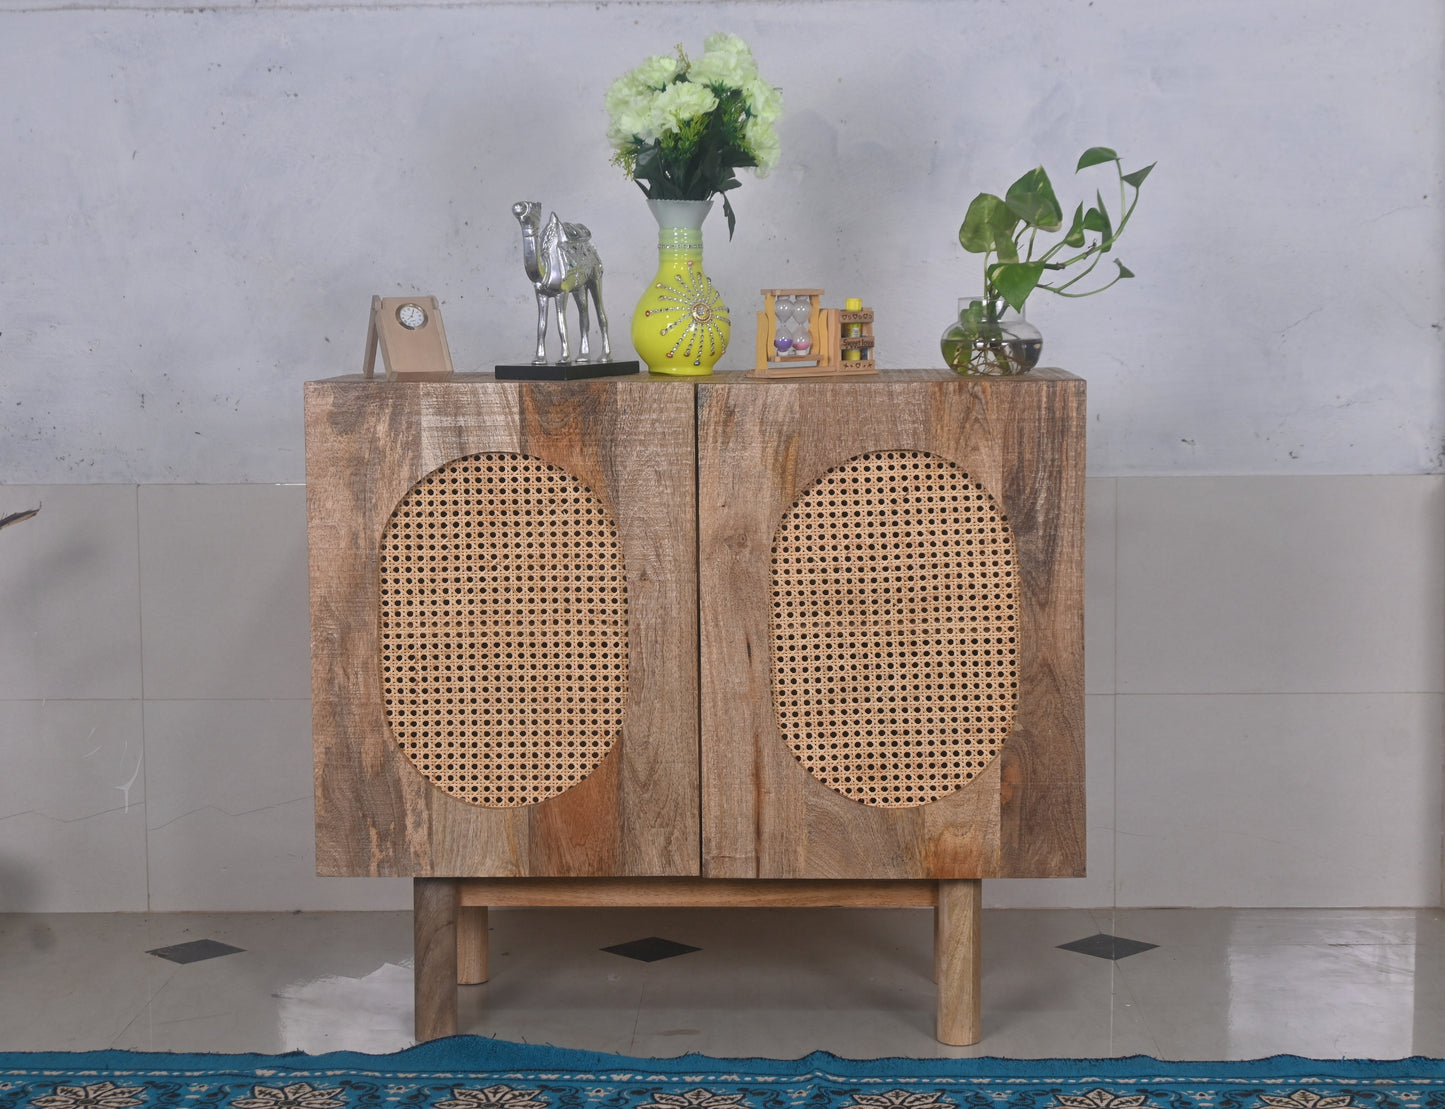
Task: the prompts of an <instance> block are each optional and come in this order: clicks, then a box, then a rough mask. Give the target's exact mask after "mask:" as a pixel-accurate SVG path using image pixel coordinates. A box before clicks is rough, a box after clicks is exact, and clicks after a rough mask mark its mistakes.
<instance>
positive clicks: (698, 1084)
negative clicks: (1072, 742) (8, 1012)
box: [0, 1036, 1445, 1109]
mask: <svg viewBox="0 0 1445 1109" xmlns="http://www.w3.org/2000/svg"><path fill="white" fill-rule="evenodd" d="M19 1106H36V1107H39V1109H130V1107H132V1106H178V1107H185V1106H195V1107H197V1109H201V1107H215V1109H222V1107H229V1109H283V1107H286V1106H294V1107H297V1109H342V1107H350V1106H425V1107H427V1109H479V1107H483V1109H583V1107H588V1109H593V1107H595V1109H1431V1107H1438V1109H1445V1062H1442V1061H1441V1060H1437V1059H1419V1058H1416V1059H1402V1060H1399V1061H1394V1062H1378V1061H1372V1060H1364V1061H1362V1060H1349V1059H1345V1060H1318V1059H1301V1058H1298V1057H1296V1056H1289V1055H1279V1056H1275V1057H1274V1058H1271V1059H1260V1060H1255V1061H1252V1062H1235V1063H1166V1062H1160V1061H1159V1060H1157V1059H1150V1058H1147V1057H1145V1056H1142V1055H1136V1056H1133V1057H1131V1058H1127V1059H1042V1060H1030V1059H1018V1060H1015V1059H873V1060H865V1061H854V1060H848V1059H840V1058H838V1057H837V1056H834V1055H828V1054H825V1053H822V1052H818V1053H815V1054H813V1055H809V1056H808V1057H807V1058H805V1059H799V1060H797V1061H794V1062H786V1061H782V1060H776V1059H709V1058H707V1057H706V1056H702V1055H684V1056H682V1057H680V1058H677V1059H629V1058H626V1057H624V1056H621V1055H600V1054H594V1053H592V1052H585V1051H567V1050H562V1049H558V1048H549V1047H539V1046H535V1045H529V1044H512V1043H505V1042H503V1041H500V1040H489V1039H483V1038H480V1037H475V1036H457V1037H454V1038H452V1039H449V1040H438V1041H436V1042H434V1043H429V1044H423V1045H421V1046H419V1047H414V1048H411V1049H410V1050H407V1051H402V1052H398V1053H396V1054H395V1055H360V1054H355V1053H350V1052H334V1053H332V1054H328V1055H302V1054H300V1053H297V1054H293V1055H271V1056H267V1055H148V1054H140V1053H134V1052H126V1051H96V1052H79V1053H74V1054H70V1053H56V1054H47V1053H11V1054H0V1109H11V1107H19Z"/></svg>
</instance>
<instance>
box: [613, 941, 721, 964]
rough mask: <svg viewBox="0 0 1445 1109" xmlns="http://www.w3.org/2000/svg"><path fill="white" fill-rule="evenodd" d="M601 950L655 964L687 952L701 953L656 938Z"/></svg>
mask: <svg viewBox="0 0 1445 1109" xmlns="http://www.w3.org/2000/svg"><path fill="white" fill-rule="evenodd" d="M602 950H603V951H608V952H611V953H612V954H613V955H621V956H623V957H624V958H627V959H637V960H639V961H641V962H644V963H655V962H657V960H659V959H671V958H672V957H673V956H674V955H686V954H687V953H688V952H689V951H701V950H702V948H700V947H689V946H688V945H687V944H685V943H677V942H675V941H673V940H664V939H661V938H659V937H657V936H648V937H647V939H645V940H631V941H629V942H628V943H619V944H614V945H613V946H611V947H604V948H603V949H602Z"/></svg>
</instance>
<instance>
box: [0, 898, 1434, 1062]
mask: <svg viewBox="0 0 1445 1109" xmlns="http://www.w3.org/2000/svg"><path fill="white" fill-rule="evenodd" d="M491 925H492V932H491V941H492V981H491V982H490V983H488V984H487V985H484V986H474V987H464V988H463V989H462V1002H461V1023H462V1030H463V1031H465V1032H475V1033H482V1034H486V1035H493V1036H499V1037H502V1038H506V1039H513V1040H525V1041H530V1042H546V1043H555V1044H560V1045H564V1046H569V1047H578V1048H589V1049H594V1050H601V1051H615V1052H621V1053H626V1054H634V1055H645V1056H671V1055H680V1054H683V1053H686V1052H689V1051H700V1052H705V1053H708V1054H711V1055H744V1056H746V1055H766V1056H772V1057H796V1056H799V1055H803V1054H805V1053H807V1052H809V1051H812V1050H815V1049H824V1050H828V1051H832V1052H834V1053H836V1054H839V1055H844V1056H851V1057H871V1056H878V1055H914V1056H920V1055H934V1054H946V1055H1005V1056H1051V1055H1063V1056H1110V1055H1129V1054H1134V1053H1142V1054H1147V1055H1154V1056H1158V1057H1162V1058H1172V1059H1209V1058H1251V1057H1256V1056H1262V1055H1270V1054H1274V1053H1279V1052H1289V1053H1295V1054H1301V1055H1311V1056H1317V1057H1326V1058H1327V1057H1332V1056H1333V1057H1339V1056H1368V1057H1374V1058H1394V1057H1399V1056H1404V1055H1412V1054H1422V1055H1442V1054H1445V912H1442V911H1441V910H1418V911H1417V910H1370V911H1365V910H1328V911H1314V910H1223V909H1220V910H1147V911H1145V910H1135V911H1111V910H1096V911H1085V910H1051V911H1045V910H1038V911H1034V910H1009V911H991V912H987V913H986V914H985V932H984V968H983V990H984V994H983V997H984V1002H983V1004H984V1012H983V1022H984V1039H983V1042H982V1043H980V1044H979V1045H977V1047H974V1048H948V1047H944V1046H942V1045H940V1044H938V1043H937V1042H936V1041H935V1040H934V1039H933V1035H932V1028H933V1006H934V988H933V983H932V981H931V969H932V962H931V955H930V942H931V929H932V921H931V914H930V912H929V911H927V910H778V911H729V912H718V911H709V910H685V911H677V910H674V911H657V910H590V911H589V910H555V909H554V910H498V911H494V912H493V913H492V914H491ZM1100 934H1102V935H1105V936H1116V937H1119V938H1121V939H1126V940H1137V941H1142V942H1143V943H1151V944H1155V945H1157V946H1155V947H1153V948H1151V949H1148V950H1143V951H1139V952H1137V953H1134V954H1124V949H1123V948H1120V947H1119V946H1118V945H1114V944H1110V943H1108V942H1106V941H1096V942H1097V944H1098V948H1097V949H1098V950H1099V951H1100V954H1088V953H1084V952H1079V951H1075V950H1065V949H1063V948H1061V947H1060V945H1061V944H1068V943H1072V942H1074V941H1078V940H1084V939H1087V938H1089V937H1093V936H1098V935H1100ZM652 937H658V938H661V939H665V940H671V941H673V942H674V943H676V944H680V945H687V946H691V947H694V948H697V950H695V951H690V952H686V953H683V954H678V955H674V956H671V957H662V958H654V959H653V960H652V961H645V960H642V959H637V958H628V957H625V956H624V955H619V954H615V953H611V952H607V951H604V950H603V949H604V948H607V947H612V946H615V945H619V944H622V945H625V944H627V943H629V942H631V941H636V940H644V939H649V938H652ZM195 941H212V942H211V943H210V944H208V945H197V946H193V947H180V945H185V944H195ZM218 945H228V946H230V947H233V948H239V949H240V950H239V951H235V952H230V953H216V954H213V955H212V957H209V958H207V957H201V958H198V959H195V960H194V961H189V962H184V961H177V960H178V959H185V958H187V957H188V956H191V955H204V954H206V953H211V952H220V947H219V946H218ZM177 947H180V950H179V951H176V950H174V949H176V948H177ZM159 949H169V950H167V951H166V954H168V955H169V956H170V957H163V956H160V955H157V954H154V952H157V951H158V950H159ZM649 953H650V954H655V952H649ZM1110 954H1112V955H1114V956H1116V957H1115V958H1109V957H1108V956H1109V955H1110ZM410 957H411V918H410V914H407V913H297V914H277V913H254V914H226V915H198V914H153V915H140V914H137V915H103V914H92V915H82V914H66V915H12V916H0V1050H42V1049H50V1050H60V1049H70V1050H82V1049H88V1048H103V1047H111V1046H114V1047H124V1048H135V1049H142V1050H175V1051H191V1050H197V1051H206V1050H214V1051H257V1052H276V1051H282V1050H291V1049H301V1050H305V1051H311V1052H319V1051H327V1050H335V1049H354V1050H363V1051H378V1052H380V1051H391V1050H396V1049H399V1048H402V1047H405V1046H407V1045H408V1044H409V1043H410V1042H411V1037H410V1027H411V988H412V982H411V972H410V969H409V968H410Z"/></svg>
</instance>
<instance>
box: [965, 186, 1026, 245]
mask: <svg viewBox="0 0 1445 1109" xmlns="http://www.w3.org/2000/svg"><path fill="white" fill-rule="evenodd" d="M1017 225H1018V217H1017V216H1015V215H1014V214H1013V213H1012V212H1010V211H1009V209H1008V205H1006V204H1005V203H1004V202H1003V201H1002V200H1000V199H999V198H998V197H996V196H994V195H993V194H992V193H979V194H978V195H977V196H976V197H974V198H973V203H971V204H970V205H969V206H968V211H967V212H966V213H965V214H964V217H963V226H961V227H960V228H959V229H958V241H959V242H960V243H961V244H962V245H963V249H964V250H967V251H969V252H970V253H973V254H985V253H987V252H988V251H990V250H994V251H998V252H999V254H1000V256H1002V255H1003V254H1004V252H1005V251H1008V252H1010V253H1013V255H1014V257H1017V252H1015V251H1014V244H1013V232H1014V228H1015V227H1016V226H1017ZM1006 260H1008V261H1012V260H1013V259H1012V258H1009V259H1006Z"/></svg>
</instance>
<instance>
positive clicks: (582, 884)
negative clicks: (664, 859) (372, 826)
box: [459, 878, 938, 909]
mask: <svg viewBox="0 0 1445 1109" xmlns="http://www.w3.org/2000/svg"><path fill="white" fill-rule="evenodd" d="M460 890H461V892H460V894H459V901H460V904H462V905H464V906H490V907H496V906H518V905H521V906H528V907H531V908H542V907H549V906H558V907H565V906H575V905H587V906H589V907H593V908H604V907H605V908H629V909H636V908H653V907H658V908H714V909H775V908H786V909H802V908H809V909H816V908H855V909H884V908H922V907H926V906H930V905H935V904H937V903H938V883H936V882H929V881H901V882H900V881H881V882H868V881H836V880H823V881H807V880H798V879H792V880H784V881H769V880H767V879H729V878H596V879H592V878H525V879H512V878H475V879H463V880H462V881H461V884H460Z"/></svg>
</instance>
